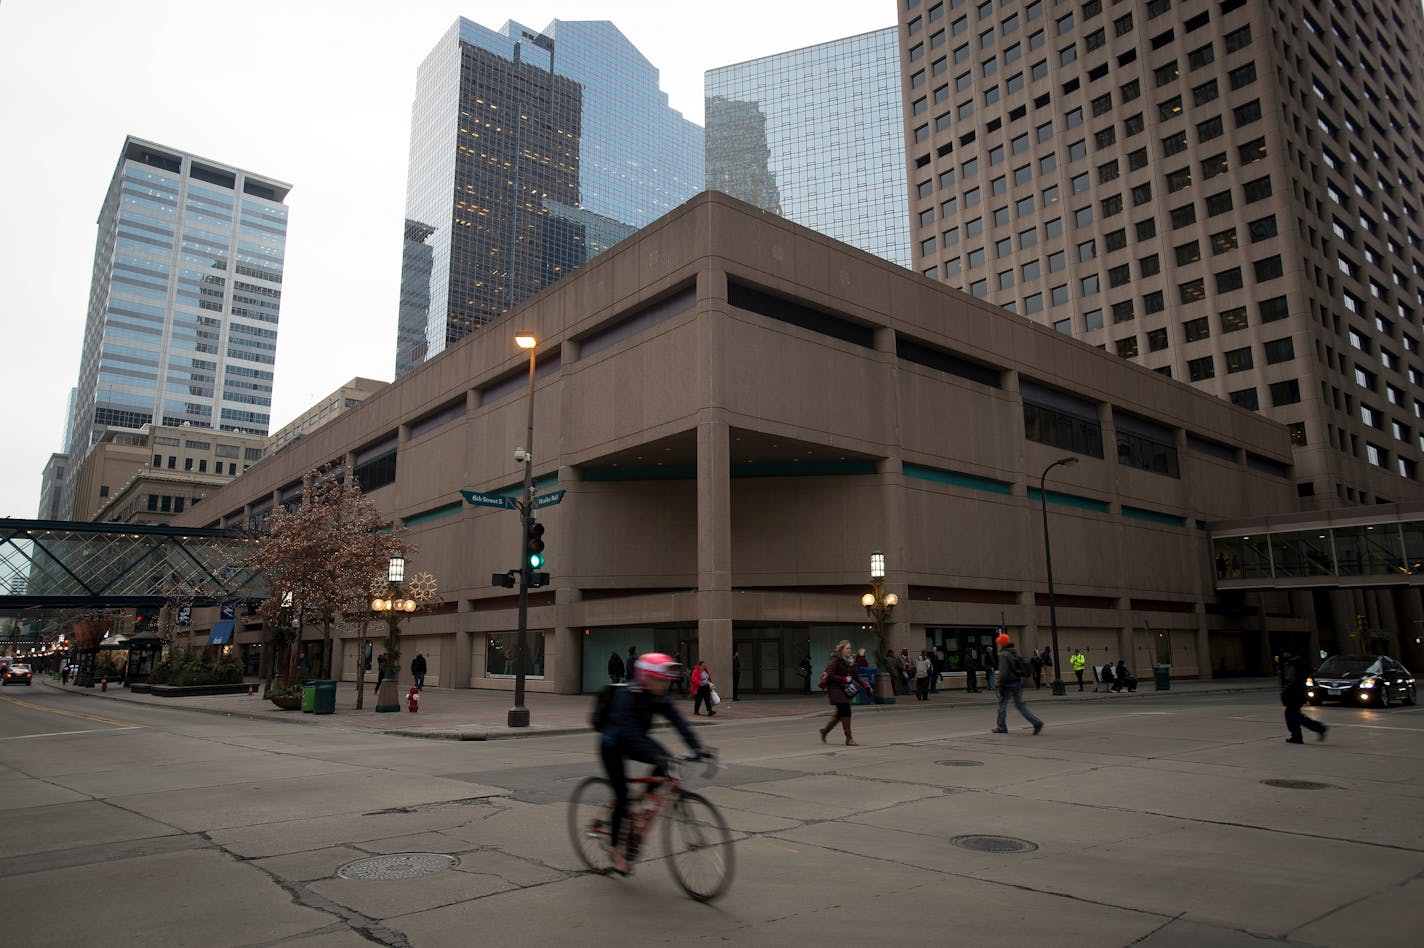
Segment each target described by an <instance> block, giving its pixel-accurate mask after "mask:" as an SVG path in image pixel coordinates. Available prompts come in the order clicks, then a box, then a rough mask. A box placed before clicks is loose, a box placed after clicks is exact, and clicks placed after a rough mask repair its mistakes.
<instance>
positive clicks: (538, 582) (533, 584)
mask: <svg viewBox="0 0 1424 948" xmlns="http://www.w3.org/2000/svg"><path fill="white" fill-rule="evenodd" d="M547 585H549V574H548V573H530V574H529V588H530V589H537V588H539V587H540V586H547Z"/></svg>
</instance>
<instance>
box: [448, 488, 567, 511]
mask: <svg viewBox="0 0 1424 948" xmlns="http://www.w3.org/2000/svg"><path fill="white" fill-rule="evenodd" d="M561 493H562V492H561ZM460 494H461V495H462V496H463V497H464V498H465V500H466V501H467V502H469V503H471V504H474V505H475V506H477V507H499V508H501V509H503V510H513V509H514V508H515V507H518V506H519V504H518V502H517V501H516V500H515V499H514V498H513V497H505V496H504V495H503V494H482V493H480V492H479V491H477V490H462V491H460Z"/></svg>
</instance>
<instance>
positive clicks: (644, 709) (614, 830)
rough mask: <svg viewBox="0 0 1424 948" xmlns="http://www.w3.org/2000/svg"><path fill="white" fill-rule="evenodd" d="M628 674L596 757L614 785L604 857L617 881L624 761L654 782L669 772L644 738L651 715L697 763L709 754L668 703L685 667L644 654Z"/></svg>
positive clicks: (659, 751)
mask: <svg viewBox="0 0 1424 948" xmlns="http://www.w3.org/2000/svg"><path fill="white" fill-rule="evenodd" d="M630 671H631V672H632V679H633V680H632V684H630V685H629V686H628V687H627V688H624V689H620V690H619V691H618V692H617V694H615V695H614V696H613V700H612V703H611V704H610V705H609V708H608V718H607V723H606V724H605V725H604V726H603V729H602V730H601V732H600V735H601V736H600V740H599V756H601V757H602V758H603V769H604V771H605V772H606V773H607V774H608V782H609V783H610V784H612V785H613V798H614V800H615V802H616V805H615V806H614V807H613V816H612V818H611V820H610V822H611V825H610V826H609V835H608V838H609V848H608V855H609V859H610V860H611V861H612V863H613V870H614V871H615V872H617V873H619V874H621V875H627V874H628V857H627V855H626V854H625V851H624V848H625V846H624V841H623V839H622V837H621V836H620V835H619V834H620V833H621V831H622V828H623V817H624V813H625V811H626V810H627V808H628V775H627V773H626V771H625V768H624V763H623V762H624V759H625V758H626V759H629V760H636V761H639V762H641V763H644V764H652V765H653V775H654V776H659V777H660V776H663V775H665V774H666V773H667V772H668V767H667V760H668V752H667V751H666V750H664V749H663V747H662V745H661V744H659V743H658V742H657V741H655V740H653V739H652V738H651V737H649V736H648V731H649V730H650V729H651V728H652V726H653V715H654V714H661V715H662V716H663V717H665V718H667V719H668V720H669V721H671V722H672V723H673V726H675V727H676V728H677V730H678V733H680V734H681V735H682V739H683V740H684V741H686V742H687V746H688V748H689V749H690V750H691V751H692V752H693V753H695V754H697V755H698V756H699V757H702V756H706V753H707V752H706V751H705V750H704V749H703V747H702V742H701V741H699V740H698V739H697V735H696V734H693V733H692V728H691V727H689V726H688V723H687V720H686V719H685V718H683V716H682V714H681V713H680V712H679V711H678V710H677V706H676V705H674V704H673V703H672V702H671V701H669V700H668V697H667V692H668V687H669V686H670V685H671V684H672V683H673V682H674V681H677V680H678V679H679V678H681V677H682V675H683V667H682V666H681V665H680V664H678V663H677V662H675V661H673V659H672V658H671V657H670V656H667V655H664V654H663V653H661V652H645V653H644V654H642V655H639V656H638V657H637V659H636V660H635V661H634V663H633V668H632V669H630Z"/></svg>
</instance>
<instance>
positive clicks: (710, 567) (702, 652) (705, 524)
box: [697, 419, 733, 681]
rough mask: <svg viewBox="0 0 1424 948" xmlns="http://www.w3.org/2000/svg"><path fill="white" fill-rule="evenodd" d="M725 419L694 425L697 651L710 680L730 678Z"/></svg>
mask: <svg viewBox="0 0 1424 948" xmlns="http://www.w3.org/2000/svg"><path fill="white" fill-rule="evenodd" d="M730 431H731V429H730V428H729V426H728V425H727V423H726V422H725V421H722V420H721V419H717V420H703V421H699V422H698V424H697V606H698V608H697V615H698V619H697V650H698V655H699V656H700V657H701V659H702V660H703V661H705V662H707V665H708V667H709V668H710V669H711V670H712V679H713V680H714V681H722V680H730V679H731V674H732V647H733V646H732V465H731V438H730Z"/></svg>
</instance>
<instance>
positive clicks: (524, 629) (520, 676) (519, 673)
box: [506, 332, 539, 727]
mask: <svg viewBox="0 0 1424 948" xmlns="http://www.w3.org/2000/svg"><path fill="white" fill-rule="evenodd" d="M514 343H515V345H517V346H519V348H521V349H528V350H529V427H528V430H527V432H526V434H525V440H524V493H523V494H522V495H521V500H520V502H519V527H520V529H519V638H518V641H517V644H516V646H515V652H516V654H515V658H514V707H512V708H510V709H509V717H508V720H507V721H506V726H508V727H528V726H529V709H528V708H526V707H525V706H524V678H525V675H526V674H527V673H528V672H527V668H528V665H529V582H530V579H531V578H532V575H531V574H532V573H533V572H534V568H533V566H531V565H530V563H529V550H528V543H529V524H530V521H532V520H533V516H534V502H533V501H534V348H535V347H536V346H537V345H539V340H538V339H537V338H535V336H534V334H533V333H528V332H522V333H519V334H518V335H516V336H515V337H514Z"/></svg>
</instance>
